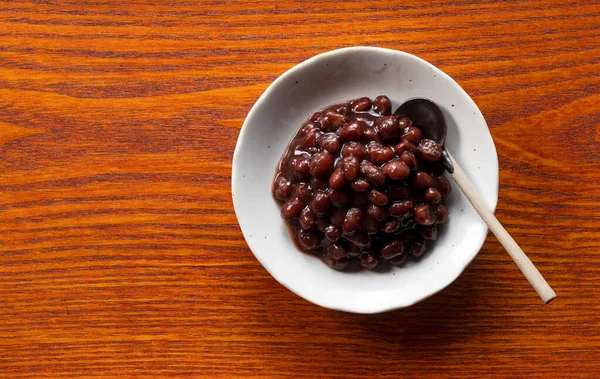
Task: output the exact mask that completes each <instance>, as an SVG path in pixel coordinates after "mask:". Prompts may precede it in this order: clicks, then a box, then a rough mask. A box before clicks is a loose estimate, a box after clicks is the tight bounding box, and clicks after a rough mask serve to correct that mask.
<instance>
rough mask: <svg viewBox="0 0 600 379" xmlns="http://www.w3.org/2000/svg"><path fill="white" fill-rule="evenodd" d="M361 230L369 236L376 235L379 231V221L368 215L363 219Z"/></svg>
mask: <svg viewBox="0 0 600 379" xmlns="http://www.w3.org/2000/svg"><path fill="white" fill-rule="evenodd" d="M361 228H362V230H364V231H365V232H367V233H368V234H375V233H377V232H378V231H379V229H378V228H377V220H375V218H373V217H372V216H369V215H368V214H367V215H365V216H364V217H363V218H362V222H361Z"/></svg>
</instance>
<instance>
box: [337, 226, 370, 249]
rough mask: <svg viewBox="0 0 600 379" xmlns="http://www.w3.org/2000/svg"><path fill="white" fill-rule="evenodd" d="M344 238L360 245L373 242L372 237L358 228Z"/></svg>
mask: <svg viewBox="0 0 600 379" xmlns="http://www.w3.org/2000/svg"><path fill="white" fill-rule="evenodd" d="M344 238H345V239H347V240H348V241H350V242H352V243H353V244H354V245H356V246H358V247H367V246H369V245H370V244H371V237H370V236H369V235H368V234H367V233H366V232H365V231H363V230H357V231H356V232H354V233H353V234H351V235H347V236H345V237H344Z"/></svg>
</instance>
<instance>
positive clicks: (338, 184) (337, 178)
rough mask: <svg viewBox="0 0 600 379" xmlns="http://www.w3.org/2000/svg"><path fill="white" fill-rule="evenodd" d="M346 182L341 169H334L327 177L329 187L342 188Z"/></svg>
mask: <svg viewBox="0 0 600 379" xmlns="http://www.w3.org/2000/svg"><path fill="white" fill-rule="evenodd" d="M345 184H346V177H345V176H344V173H343V172H342V170H341V169H339V168H338V169H336V170H334V171H333V173H332V174H331V176H330V177H329V186H330V187H331V188H342V187H343V186H344V185H345Z"/></svg>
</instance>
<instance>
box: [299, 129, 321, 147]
mask: <svg viewBox="0 0 600 379" xmlns="http://www.w3.org/2000/svg"><path fill="white" fill-rule="evenodd" d="M320 136H321V131H320V130H319V129H314V130H310V131H308V132H307V133H306V135H305V136H304V138H303V139H302V142H301V143H300V145H299V148H300V149H301V150H306V151H308V150H310V149H311V148H313V147H314V148H316V147H317V141H318V140H319V137H320Z"/></svg>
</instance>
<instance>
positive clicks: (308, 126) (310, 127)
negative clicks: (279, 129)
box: [298, 121, 319, 136]
mask: <svg viewBox="0 0 600 379" xmlns="http://www.w3.org/2000/svg"><path fill="white" fill-rule="evenodd" d="M317 130H319V126H318V125H317V124H316V123H314V122H312V121H307V122H306V123H305V124H304V125H302V127H301V128H300V132H299V133H298V135H299V136H305V135H307V134H308V133H309V132H311V131H317Z"/></svg>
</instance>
